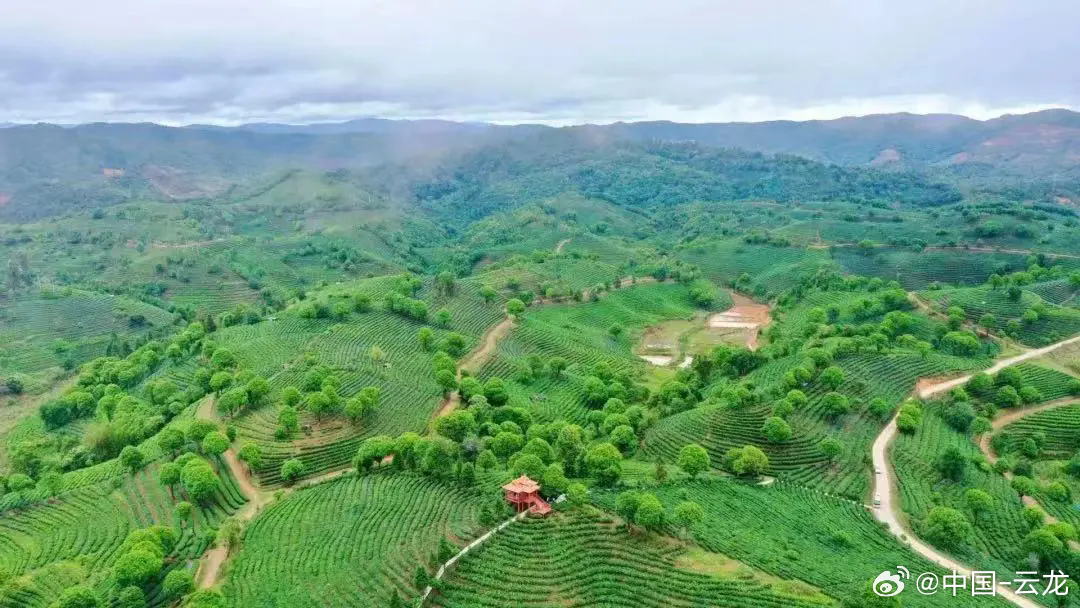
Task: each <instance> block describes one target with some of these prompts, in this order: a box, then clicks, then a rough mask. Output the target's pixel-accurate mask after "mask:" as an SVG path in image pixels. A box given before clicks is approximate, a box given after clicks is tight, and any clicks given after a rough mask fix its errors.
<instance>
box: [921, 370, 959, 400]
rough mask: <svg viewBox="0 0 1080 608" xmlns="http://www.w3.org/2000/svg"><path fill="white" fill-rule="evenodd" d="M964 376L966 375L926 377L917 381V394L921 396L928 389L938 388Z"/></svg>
mask: <svg viewBox="0 0 1080 608" xmlns="http://www.w3.org/2000/svg"><path fill="white" fill-rule="evenodd" d="M963 375H964V374H952V375H948V374H946V375H944V376H926V377H924V378H919V379H918V380H916V381H915V394H916V395H921V394H923V392H924V391H925V390H926V389H928V388H930V387H933V386H937V385H939V384H941V383H943V382H948V381H949V380H953V379H955V378H959V377H961V376H963Z"/></svg>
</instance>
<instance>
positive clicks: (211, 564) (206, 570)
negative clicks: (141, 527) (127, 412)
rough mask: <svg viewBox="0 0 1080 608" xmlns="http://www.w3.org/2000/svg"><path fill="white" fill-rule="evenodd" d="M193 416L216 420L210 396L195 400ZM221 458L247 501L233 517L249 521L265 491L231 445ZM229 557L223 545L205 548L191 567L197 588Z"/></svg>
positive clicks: (209, 583) (212, 581) (214, 577)
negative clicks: (256, 482) (197, 402)
mask: <svg viewBox="0 0 1080 608" xmlns="http://www.w3.org/2000/svg"><path fill="white" fill-rule="evenodd" d="M195 416H196V418H200V419H204V420H211V421H214V422H218V421H219V420H218V416H217V412H216V410H215V408H214V399H212V398H210V397H207V398H206V399H204V400H203V402H202V403H201V404H199V409H198V410H197V412H196V414H195ZM223 456H224V459H225V465H226V466H228V467H229V473H231V474H232V476H233V479H235V480H236V485H237V487H238V488H240V491H241V492H242V493H243V494H244V498H246V499H247V503H246V504H245V505H244V507H243V508H242V509H240V511H239V512H237V513H236V515H234V516H233V517H236V518H237V519H239V520H240V521H242V522H245V523H246V522H249V521H251V520H252V519H254V518H255V515H256V514H258V512H259V511H260V510H261V509H262V507H263V505H265V504H266V502H267V496H266V494H265V493H263V492H260V491H259V489H258V488H257V487H255V484H254V483H253V482H252V481H251V478H250V477H248V474H247V471H245V470H244V466H243V465H242V464H240V459H239V458H237V457H236V454H235V453H234V452H233V449H232V447H230V448H229V449H228V450H225V453H224V454H223ZM228 557H229V550H228V548H227V547H224V546H214V547H211V548H209V549H207V550H206V553H204V554H203V557H202V559H200V560H199V568H198V569H197V570H196V571H195V584H196V586H197V587H198V588H199V589H209V588H211V587H213V586H214V585H216V584H217V582H218V579H219V577H220V576H221V569H222V566H223V565H224V564H225V561H226V560H227V559H228Z"/></svg>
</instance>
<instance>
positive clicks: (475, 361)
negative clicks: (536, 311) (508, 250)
mask: <svg viewBox="0 0 1080 608" xmlns="http://www.w3.org/2000/svg"><path fill="white" fill-rule="evenodd" d="M569 240H570V239H566V240H564V241H562V242H561V243H560V245H562V244H565V243H566V242H567V241H569ZM655 282H656V279H654V278H652V277H632V276H630V277H625V278H623V279H621V280H620V281H619V287H616V286H614V285H612V287H611V290H612V291H613V290H616V289H626V288H627V287H630V286H632V285H643V284H647V283H655ZM591 295H592V292H591V291H589V290H588V289H586V290H583V291H582V292H581V302H576V301H574V300H570V299H561V300H543V299H540V298H537V300H536V303H535V304H533V306H532V307H533V308H536V307H538V306H547V305H552V304H563V305H567V306H569V305H572V304H580V303H582V302H588V301H589V299H590V296H591ZM513 328H514V319H513V317H510V316H507V317H505V318H504V319H503V320H502V321H499V322H498V323H496V324H495V325H492V326H491V327H489V328H488V330H487V331H486V332H484V335H483V337H481V338H480V344H478V345H477V346H476V348H474V349H473V350H472V351H470V352H469V354H467V355H465V358H464V359H462V360H461V361H459V362H458V367H457V380H458V382H461V377H462V374H461V371H462V370H468V371H470V372H475V371H476V370H478V369H480V368H481V367H483V366H484V364H485V363H487V361H488V359H490V358H491V355H492V354H494V353H495V348H496V347H497V346H498V345H499V341H500V340H502V339H503V338H505V337H506V335H507V334H508V333H510V330H511V329H513ZM460 404H461V396H460V395H459V394H458V392H457V391H453V392H452V393H450V395H448V396H447V397H446V399H444V400H443V404H442V405H441V406H439V409H438V410H437V411H436V412H435V415H434V416H432V418H431V421H432V422H434V421H435V419H436V418H440V417H442V416H445V415H447V414H449V413H450V412H452V411H454V410H455V409H456V408H457V406H458V405H460Z"/></svg>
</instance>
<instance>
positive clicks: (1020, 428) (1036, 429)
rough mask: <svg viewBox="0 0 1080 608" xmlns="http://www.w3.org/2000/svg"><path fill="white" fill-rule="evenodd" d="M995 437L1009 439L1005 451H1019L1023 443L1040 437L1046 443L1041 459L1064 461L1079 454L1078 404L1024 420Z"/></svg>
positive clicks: (1049, 410)
mask: <svg viewBox="0 0 1080 608" xmlns="http://www.w3.org/2000/svg"><path fill="white" fill-rule="evenodd" d="M998 433H1007V435H1008V437H1009V438H1010V439H1009V441H1008V442H1007V443H1006V447H1005V448H1004V450H1005V451H1019V447H1020V444H1022V443H1023V441H1024V440H1025V439H1027V438H1029V437H1032V436H1033V435H1035V434H1037V433H1041V434H1042V436H1044V437H1045V441H1044V442H1043V444H1042V453H1041V454H1040V458H1045V459H1058V460H1067V459H1069V458H1071V457H1072V456H1073V455H1074V454H1076V452H1077V451H1078V450H1080V401H1078V403H1077V404H1075V405H1065V406H1062V407H1056V408H1053V409H1048V410H1045V411H1042V412H1036V413H1033V414H1031V415H1029V416H1025V417H1023V418H1021V419H1020V420H1017V421H1016V422H1013V423H1012V424H1009V425H1008V426H1006V427H1005V428H1003V429H1002V430H1001V431H998Z"/></svg>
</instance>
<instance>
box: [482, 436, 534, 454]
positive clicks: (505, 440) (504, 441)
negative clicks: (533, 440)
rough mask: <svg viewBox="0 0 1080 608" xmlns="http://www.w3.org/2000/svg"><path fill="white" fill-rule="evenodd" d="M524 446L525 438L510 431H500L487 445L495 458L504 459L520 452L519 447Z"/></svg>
mask: <svg viewBox="0 0 1080 608" xmlns="http://www.w3.org/2000/svg"><path fill="white" fill-rule="evenodd" d="M524 444H525V438H524V437H522V436H521V435H519V434H517V433H514V432H511V431H500V432H499V433H498V434H497V435H495V436H494V437H492V438H491V440H489V441H488V444H487V445H488V448H490V449H491V451H492V452H494V453H495V455H496V456H498V457H499V458H502V459H506V458H507V457H508V456H510V455H511V454H513V453H514V452H516V451H518V450H520V449H521V446H523V445H524Z"/></svg>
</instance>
